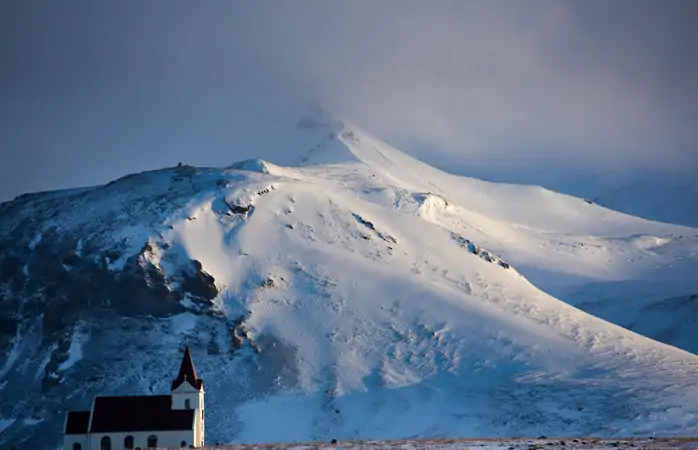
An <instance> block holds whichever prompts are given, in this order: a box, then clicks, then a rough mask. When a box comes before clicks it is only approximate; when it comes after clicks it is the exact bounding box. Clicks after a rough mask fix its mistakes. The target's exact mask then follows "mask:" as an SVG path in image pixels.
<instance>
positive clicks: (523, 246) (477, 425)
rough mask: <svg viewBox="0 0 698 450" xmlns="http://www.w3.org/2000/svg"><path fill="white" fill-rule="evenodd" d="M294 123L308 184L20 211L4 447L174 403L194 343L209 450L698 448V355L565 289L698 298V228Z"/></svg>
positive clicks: (285, 177)
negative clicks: (423, 441) (470, 173)
mask: <svg viewBox="0 0 698 450" xmlns="http://www.w3.org/2000/svg"><path fill="white" fill-rule="evenodd" d="M297 128H298V129H297V133H298V136H299V138H298V141H297V142H289V143H288V145H289V148H297V147H299V142H308V141H313V142H314V144H313V145H311V146H309V147H307V149H306V151H305V152H303V153H302V154H298V155H297V163H296V164H295V165H292V166H280V165H275V164H273V163H271V162H267V161H264V160H260V159H257V160H248V161H243V162H239V163H236V164H233V165H231V166H229V167H226V168H198V167H191V166H187V165H182V166H180V167H174V168H167V169H162V170H157V171H151V172H145V173H140V174H134V175H129V176H127V177H124V178H121V179H118V180H115V181H113V182H111V183H109V184H106V185H104V186H97V187H92V188H82V189H74V190H68V191H56V192H49V193H39V194H30V195H24V196H21V197H19V198H17V199H15V200H14V201H12V202H8V203H5V204H2V205H0V250H1V251H0V255H2V256H1V257H0V258H1V259H0V348H2V349H4V353H3V355H4V356H3V358H2V360H0V395H1V396H2V398H3V402H2V406H0V428H2V429H3V431H0V433H1V434H0V440H1V441H2V443H3V444H6V443H10V442H22V441H24V442H25V445H27V446H28V447H30V448H37V449H49V448H51V449H52V448H55V447H56V444H57V440H58V439H59V435H60V431H61V427H62V425H63V422H62V418H63V417H64V414H63V412H64V411H65V410H68V409H79V408H85V407H89V405H90V404H91V401H92V398H93V396H95V395H97V394H100V395H107V394H118V395H124V394H143V393H157V392H165V391H167V390H168V389H169V387H170V383H171V382H172V380H171V373H170V371H171V367H170V364H162V361H163V360H167V361H175V360H177V359H178V358H179V354H180V353H179V349H180V348H181V344H182V342H183V341H184V339H185V338H186V339H187V341H188V345H189V346H190V347H192V348H193V349H196V350H195V352H196V354H197V355H199V354H201V355H202V356H201V357H198V356H197V367H198V368H199V370H200V371H201V372H202V373H206V374H207V377H206V393H207V409H206V412H207V423H208V424H207V441H208V442H231V443H234V442H281V441H301V440H302V441H308V440H316V439H321V440H327V439H330V438H337V439H348V438H363V437H366V438H378V439H384V438H398V437H414V436H420V437H438V436H450V437H459V436H469V437H482V436H512V435H519V436H521V435H527V436H538V435H541V434H544V435H558V436H559V435H581V434H602V435H614V434H615V435H635V434H638V435H647V434H651V433H653V432H657V433H664V434H677V435H679V434H695V433H696V432H698V386H697V385H696V380H698V357H696V356H695V355H693V354H691V353H689V352H687V351H684V350H681V349H679V348H676V347H673V346H669V345H666V344H664V343H660V342H658V341H656V340H653V339H650V338H648V337H646V336H642V335H641V334H638V333H635V332H632V331H629V330H628V329H625V328H621V327H620V326H617V325H614V324H612V323H609V322H607V321H604V320H601V319H599V318H597V317H594V316H592V315H590V314H587V313H585V312H583V311H581V310H580V309H577V308H575V307H573V306H571V305H569V304H568V303H565V302H564V301H562V300H560V299H558V298H556V297H554V296H552V295H550V294H549V293H548V292H549V291H554V290H556V289H562V288H567V287H576V288H582V287H584V286H589V285H592V284H593V285H595V286H597V287H598V286H599V285H604V286H605V285H610V284H613V285H618V284H620V285H624V286H628V285H633V284H632V283H641V282H645V283H647V282H656V283H657V285H658V286H662V285H663V284H662V283H674V284H675V285H678V286H681V287H682V289H683V288H685V289H687V290H690V289H695V288H696V282H695V281H694V278H695V273H696V269H698V261H697V259H696V257H695V255H696V252H697V251H698V230H696V229H693V228H689V227H680V226H675V225H670V224H663V223H657V222H651V221H648V220H643V219H639V218H635V217H632V216H629V215H625V214H621V213H618V212H615V211H612V210H609V209H606V208H602V207H600V206H597V205H594V204H590V203H588V202H585V201H584V200H582V199H579V198H575V197H571V196H566V195H562V194H557V193H555V192H552V191H549V190H545V189H542V188H540V187H535V186H517V185H506V184H495V183H487V182H484V181H480V180H476V179H471V178H463V177H456V176H453V175H449V174H446V173H444V172H441V171H439V170H437V169H435V168H432V167H430V166H428V165H426V164H424V163H422V162H420V161H418V160H416V159H414V158H412V157H410V156H408V155H406V154H404V153H402V152H400V151H398V150H397V149H395V148H392V147H391V146H389V145H387V144H386V143H385V142H383V141H381V140H380V139H378V138H376V137H374V136H371V135H370V134H369V133H366V132H364V131H362V130H361V129H359V128H358V127H356V126H354V125H352V124H349V123H347V122H346V121H343V120H338V119H337V118H335V117H334V116H333V115H332V114H330V113H328V112H326V111H324V110H322V109H321V108H319V107H314V108H313V109H312V110H311V111H310V113H309V114H307V115H306V116H305V117H304V118H303V119H301V120H300V121H298V122H297ZM279 151H280V152H282V151H284V148H280V149H279ZM678 261H680V263H678ZM697 292H698V290H697ZM589 299H590V298H587V300H589ZM628 308H630V309H631V308H632V305H628Z"/></svg>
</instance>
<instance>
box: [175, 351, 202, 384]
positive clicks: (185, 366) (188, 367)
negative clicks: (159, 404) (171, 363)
mask: <svg viewBox="0 0 698 450" xmlns="http://www.w3.org/2000/svg"><path fill="white" fill-rule="evenodd" d="M185 381H186V382H187V383H189V384H190V385H191V386H192V387H193V388H194V389H199V390H200V389H201V387H202V385H203V380H201V379H199V378H198V377H197V376H196V369H194V362H193V361H192V359H191V353H190V352H189V345H188V344H187V343H186V342H185V344H184V355H182V363H181V364H180V366H179V373H178V374H177V378H175V379H174V380H173V381H172V390H173V391H174V390H175V389H177V388H178V387H180V386H181V385H182V383H184V382H185Z"/></svg>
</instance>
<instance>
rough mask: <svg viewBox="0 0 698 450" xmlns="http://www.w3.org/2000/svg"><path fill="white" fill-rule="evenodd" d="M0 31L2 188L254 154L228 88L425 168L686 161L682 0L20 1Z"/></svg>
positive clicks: (695, 20) (695, 115) (692, 136)
mask: <svg viewBox="0 0 698 450" xmlns="http://www.w3.org/2000/svg"><path fill="white" fill-rule="evenodd" d="M0 38H1V40H0V45H1V47H0V152H1V153H0V156H1V158H2V159H1V160H0V161H1V164H0V201H2V200H7V199H10V198H12V197H14V196H15V195H18V194H20V193H23V192H27V191H36V190H44V189H55V188H63V187H72V186H81V185H89V184H96V183H103V182H107V181H110V180H111V179H113V178H115V177H118V176H121V175H124V174H127V173H130V172H134V171H141V170H145V169H151V168H159V167H163V166H167V165H172V164H174V163H176V162H177V161H180V160H185V161H187V162H190V163H193V164H201V165H227V164H230V163H232V162H234V161H235V160H237V159H239V157H251V156H255V155H254V154H253V153H254V152H255V149H250V148H244V149H243V148H240V149H236V148H235V145H234V144H235V136H233V135H232V133H230V132H229V131H227V130H228V125H229V123H228V121H229V120H230V117H232V116H234V115H235V113H236V112H237V113H238V114H239V113H240V109H241V108H244V107H245V105H249V104H250V103H249V101H250V100H248V103H245V102H242V101H240V99H241V98H242V97H241V96H243V97H246V98H255V97H257V96H265V97H267V99H268V98H275V99H286V98H289V99H292V100H304V99H305V98H317V99H319V100H320V101H321V102H323V103H324V104H326V105H327V106H328V107H330V108H332V109H333V110H334V111H336V112H338V113H340V114H342V115H345V116H346V117H348V118H349V119H350V120H352V121H353V122H355V123H357V124H359V125H363V126H364V128H366V129H368V130H369V131H371V132H373V133H374V134H377V135H379V136H380V137H383V138H385V139H386V140H388V141H390V142H392V143H395V144H398V145H400V146H401V147H403V148H405V149H406V150H408V151H409V152H411V153H413V154H416V155H418V156H420V157H421V158H423V159H426V160H431V161H434V162H437V163H438V162H439V161H457V162H459V163H460V164H461V165H463V164H465V163H464V162H472V163H473V164H475V163H487V164H500V163H501V164H505V165H508V166H511V167H517V165H524V164H527V163H530V162H531V161H541V160H548V161H557V162H564V163H567V164H580V165H597V166H609V165H613V166H619V167H651V168H654V169H657V170H666V171H672V170H679V169H680V170H684V171H685V170H696V168H698V1H695V0H686V1H678V0H666V1H662V2H660V1H655V0H647V1H645V0H614V1H608V0H585V1H581V0H580V1H574V2H573V1H565V0H550V1H548V0H527V1H521V0H508V1H507V0H501V1H500V0H498V1H484V0H481V1H466V0H454V1H439V0H429V1H427V0H420V1H410V0H381V1H357V0H352V1H349V0H344V1H320V0H318V1H310V0H298V1H292V2H282V1H265V0H260V1H253V2H250V1H246V2H242V1H240V2H237V1H227V0H226V1H223V0H220V1H202V2H192V1H176V0H168V1H154V0H153V1H145V2H144V1H140V0H120V1H118V2H114V1H111V2H110V1H106V0H68V1H51V0H41V1H38V0H15V1H3V2H0ZM466 165H467V164H466Z"/></svg>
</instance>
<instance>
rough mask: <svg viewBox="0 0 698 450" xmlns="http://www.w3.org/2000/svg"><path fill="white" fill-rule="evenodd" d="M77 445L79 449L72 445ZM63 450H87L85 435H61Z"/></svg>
mask: <svg viewBox="0 0 698 450" xmlns="http://www.w3.org/2000/svg"><path fill="white" fill-rule="evenodd" d="M75 444H79V445H80V448H79V449H78V448H75V447H74V445H75ZM63 450H89V449H88V448H87V435H86V434H65V435H63Z"/></svg>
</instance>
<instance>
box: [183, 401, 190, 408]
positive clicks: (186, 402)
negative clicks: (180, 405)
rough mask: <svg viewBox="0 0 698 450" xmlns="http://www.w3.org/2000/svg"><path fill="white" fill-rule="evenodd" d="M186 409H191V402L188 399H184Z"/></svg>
mask: <svg viewBox="0 0 698 450" xmlns="http://www.w3.org/2000/svg"><path fill="white" fill-rule="evenodd" d="M184 407H185V408H186V409H191V400H189V399H188V398H187V399H184Z"/></svg>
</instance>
